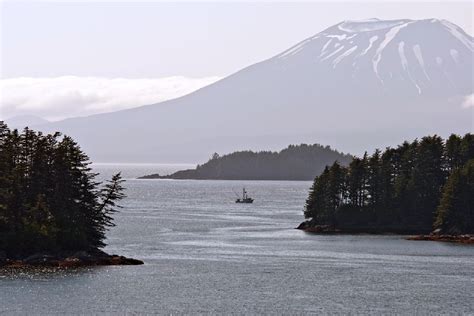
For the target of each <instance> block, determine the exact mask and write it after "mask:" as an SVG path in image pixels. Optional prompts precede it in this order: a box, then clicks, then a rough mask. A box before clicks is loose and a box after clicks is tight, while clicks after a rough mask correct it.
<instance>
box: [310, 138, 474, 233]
mask: <svg viewBox="0 0 474 316" xmlns="http://www.w3.org/2000/svg"><path fill="white" fill-rule="evenodd" d="M304 216H305V218H307V219H310V222H309V223H311V224H312V225H327V226H328V227H331V229H339V230H342V231H353V232H356V231H360V232H396V233H427V232H431V231H432V230H433V229H438V230H439V231H440V232H441V231H442V232H443V233H447V234H462V233H473V232H474V135H472V134H466V135H464V136H463V137H461V136H458V135H454V134H453V135H451V136H450V137H449V138H448V139H447V140H446V141H444V140H443V139H442V138H441V137H439V136H436V135H435V136H427V137H423V138H422V139H421V140H415V141H413V142H411V143H410V142H404V143H403V144H401V145H399V146H398V147H397V148H387V149H386V150H385V151H383V152H381V151H380V150H376V151H375V152H374V153H373V154H372V155H371V156H369V155H367V153H366V154H365V155H364V156H363V157H362V158H354V159H353V160H352V162H351V163H350V164H349V165H348V166H347V167H345V166H343V165H341V164H340V163H339V162H335V163H334V164H332V165H331V166H327V167H326V168H325V169H324V171H323V172H322V174H321V175H319V176H317V177H316V178H315V179H314V183H313V185H312V187H311V189H310V191H309V196H308V199H307V200H306V205H305V209H304Z"/></svg>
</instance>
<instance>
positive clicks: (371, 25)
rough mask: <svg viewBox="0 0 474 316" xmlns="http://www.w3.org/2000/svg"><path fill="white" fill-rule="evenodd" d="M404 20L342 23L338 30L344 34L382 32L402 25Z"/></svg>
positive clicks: (371, 20) (370, 20) (369, 20)
mask: <svg viewBox="0 0 474 316" xmlns="http://www.w3.org/2000/svg"><path fill="white" fill-rule="evenodd" d="M404 21H405V20H394V21H380V20H379V19H368V20H362V21H344V22H342V23H341V24H339V25H338V28H339V30H341V31H344V32H349V33H353V32H370V31H376V30H382V29H386V28H390V27H394V26H396V25H400V24H403V23H404Z"/></svg>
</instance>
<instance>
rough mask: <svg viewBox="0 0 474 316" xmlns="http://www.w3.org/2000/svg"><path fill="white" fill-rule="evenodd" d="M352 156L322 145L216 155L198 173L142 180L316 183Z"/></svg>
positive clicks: (303, 145)
mask: <svg viewBox="0 0 474 316" xmlns="http://www.w3.org/2000/svg"><path fill="white" fill-rule="evenodd" d="M352 158H353V157H352V156H351V155H348V154H344V153H340V152H338V151H337V150H334V149H332V148H331V147H329V146H322V145H319V144H313V145H307V144H300V145H290V146H288V147H287V148H285V149H283V150H281V151H279V152H271V151H260V152H253V151H237V152H233V153H231V154H227V155H224V156H219V154H217V153H214V154H213V155H212V157H211V158H210V159H209V161H208V162H206V163H204V164H202V165H198V166H197V167H196V168H195V169H188V170H181V171H177V172H175V173H173V174H170V175H164V176H161V175H159V174H150V175H145V176H142V177H139V178H138V179H175V180H307V181H310V180H313V179H314V177H315V176H317V175H319V174H320V173H321V172H322V171H323V170H324V167H325V166H326V165H328V164H332V163H333V162H335V161H339V162H340V163H341V164H342V165H348V164H349V163H350V162H351V160H352Z"/></svg>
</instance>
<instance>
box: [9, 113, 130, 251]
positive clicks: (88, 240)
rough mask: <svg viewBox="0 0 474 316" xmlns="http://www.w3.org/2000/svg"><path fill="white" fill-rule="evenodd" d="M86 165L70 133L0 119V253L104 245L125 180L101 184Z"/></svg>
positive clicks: (114, 180) (78, 248)
mask: <svg viewBox="0 0 474 316" xmlns="http://www.w3.org/2000/svg"><path fill="white" fill-rule="evenodd" d="M89 165H90V162H89V158H88V157H87V155H86V154H85V153H84V152H83V151H82V150H81V148H80V147H79V145H78V144H77V143H76V142H75V141H74V140H73V139H72V138H71V137H68V136H62V135H61V134H60V133H55V134H49V135H43V134H42V133H41V132H35V131H32V130H30V129H28V128H25V129H24V130H23V131H22V132H19V131H18V130H16V129H14V130H10V129H9V128H8V126H7V125H6V124H4V123H3V122H1V121H0V252H4V253H6V255H7V256H9V257H14V256H26V255H29V254H32V253H38V252H51V253H56V252H61V251H73V250H76V251H77V250H86V251H89V250H96V249H98V248H102V247H104V246H105V242H104V240H105V232H106V231H107V229H108V228H109V227H111V226H113V225H114V224H113V221H112V217H111V215H112V214H113V213H114V212H116V211H117V208H118V206H117V205H116V202H117V201H118V200H120V199H121V198H123V196H124V195H123V192H122V191H123V187H122V182H123V180H122V179H121V176H120V174H116V175H114V176H113V177H112V179H111V180H110V181H108V182H107V183H105V184H102V183H99V182H97V181H96V180H95V177H96V176H97V174H95V173H93V172H92V170H91V168H90V167H89Z"/></svg>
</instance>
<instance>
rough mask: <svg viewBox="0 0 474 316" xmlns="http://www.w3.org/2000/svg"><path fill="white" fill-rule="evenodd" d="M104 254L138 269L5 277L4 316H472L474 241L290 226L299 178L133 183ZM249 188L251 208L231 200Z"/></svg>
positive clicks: (302, 185) (126, 170) (298, 210)
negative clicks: (133, 261)
mask: <svg viewBox="0 0 474 316" xmlns="http://www.w3.org/2000/svg"><path fill="white" fill-rule="evenodd" d="M183 167H185V168H188V167H192V166H183V165H181V166H173V165H164V166H163V165H113V164H108V165H95V166H94V168H95V170H96V171H98V172H101V174H102V175H101V177H109V176H110V175H111V174H112V173H113V172H115V171H117V170H122V171H123V175H124V176H125V178H127V179H128V180H127V182H126V188H127V191H126V193H127V198H126V199H125V200H124V201H123V203H122V205H123V209H122V210H121V211H120V213H117V214H116V215H115V222H116V224H117V226H116V227H114V228H113V229H112V230H111V231H110V232H109V233H108V237H109V238H108V246H107V247H106V249H105V250H106V251H107V252H109V253H117V254H121V255H125V256H130V257H134V258H138V259H142V260H143V261H145V264H144V265H142V266H110V267H97V268H84V269H72V270H50V269H43V270H35V271H25V272H21V273H20V272H12V271H1V272H0V314H1V313H4V314H36V315H38V314H42V315H51V314H61V315H63V314H114V315H115V314H166V315H170V314H173V315H179V314H224V315H228V314H240V315H253V314H273V315H274V314H284V315H300V314H406V315H413V314H474V300H473V296H472V295H473V294H472V293H474V247H472V246H468V245H456V244H449V243H436V242H429V241H407V240H405V239H404V237H403V236H373V235H357V236H350V235H349V236H318V235H311V234H307V233H304V232H302V231H299V230H296V229H294V227H295V226H297V225H298V224H299V223H300V222H301V221H302V219H303V218H302V208H303V205H304V201H305V198H306V195H307V191H308V189H309V187H310V185H311V183H310V182H304V181H194V180H189V181H187V180H178V181H176V180H136V179H134V178H135V177H136V176H139V175H143V174H148V173H152V172H159V173H160V174H162V173H167V172H173V171H175V170H176V169H181V168H183ZM243 186H245V187H246V188H247V190H248V192H249V194H250V195H251V196H252V197H254V198H255V202H254V204H251V205H243V204H236V203H234V200H235V198H236V195H235V194H236V193H240V191H241V189H242V187H243Z"/></svg>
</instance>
